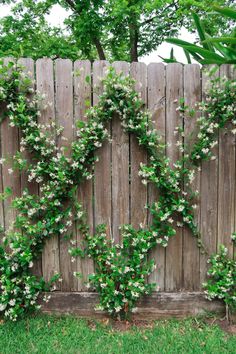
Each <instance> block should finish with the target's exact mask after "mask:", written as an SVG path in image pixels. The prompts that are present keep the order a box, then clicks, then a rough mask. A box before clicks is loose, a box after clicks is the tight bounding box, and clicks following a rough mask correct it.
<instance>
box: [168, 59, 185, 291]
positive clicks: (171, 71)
mask: <svg viewBox="0 0 236 354" xmlns="http://www.w3.org/2000/svg"><path fill="white" fill-rule="evenodd" d="M182 97H183V67H182V65H181V64H176V63H173V64H169V65H168V66H167V67H166V101H167V102H168V104H167V106H166V141H167V143H169V144H171V145H169V146H167V156H168V157H169V158H170V164H171V166H173V163H174V162H175V161H176V160H177V159H178V158H179V157H180V153H179V151H178V150H177V147H176V143H177V141H178V139H181V137H180V136H177V135H174V130H175V128H176V127H177V126H180V125H181V126H182V124H183V122H182V119H180V118H179V113H178V112H177V111H176V108H177V107H178V105H179V103H178V101H179V99H180V98H182ZM182 234H183V233H182V230H181V229H177V230H176V235H175V236H174V237H173V238H172V239H170V241H169V245H168V247H167V249H166V290H167V291H173V290H175V289H181V288H182V270H183V268H182Z"/></svg>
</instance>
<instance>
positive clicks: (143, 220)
mask: <svg viewBox="0 0 236 354" xmlns="http://www.w3.org/2000/svg"><path fill="white" fill-rule="evenodd" d="M130 74H131V77H132V78H133V79H134V80H135V90H136V91H137V92H139V94H140V96H141V98H142V100H143V101H144V103H145V104H147V66H146V65H145V64H144V63H132V64H131V67H130ZM141 162H143V163H146V162H147V154H146V151H144V149H143V148H141V147H140V146H139V144H138V142H137V139H136V137H135V136H133V135H131V137H130V164H131V177H130V178H131V194H130V208H131V210H130V214H131V215H130V217H131V224H132V225H133V226H134V227H138V226H139V225H140V224H144V225H146V224H147V211H146V209H145V205H146V203H147V187H146V186H144V185H143V184H142V181H141V178H140V177H139V176H138V172H139V169H140V163H141Z"/></svg>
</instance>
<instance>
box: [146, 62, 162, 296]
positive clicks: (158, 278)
mask: <svg viewBox="0 0 236 354" xmlns="http://www.w3.org/2000/svg"><path fill="white" fill-rule="evenodd" d="M147 86H148V109H149V111H150V112H151V113H152V121H153V125H154V128H155V129H157V130H158V134H159V135H161V137H162V138H163V142H164V143H165V129H166V120H165V108H166V101H165V94H166V93H165V65H164V64H162V63H152V64H149V65H148V68H147ZM158 195H159V194H158V191H157V189H156V187H155V186H153V185H149V186H148V204H150V205H151V204H152V203H154V202H156V201H157V200H158ZM148 224H149V225H151V224H152V215H151V214H150V213H149V215H148ZM150 259H154V260H155V264H156V265H157V268H156V270H155V271H154V272H153V273H152V274H151V275H150V276H149V279H148V281H149V283H156V289H159V290H164V289H165V249H164V248H163V247H160V246H157V247H156V248H155V249H154V250H152V251H151V252H150Z"/></svg>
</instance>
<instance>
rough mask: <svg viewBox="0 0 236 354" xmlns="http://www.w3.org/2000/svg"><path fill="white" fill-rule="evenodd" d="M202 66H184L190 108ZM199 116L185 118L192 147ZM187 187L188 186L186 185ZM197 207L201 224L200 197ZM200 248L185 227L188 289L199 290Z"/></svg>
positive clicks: (197, 98)
mask: <svg viewBox="0 0 236 354" xmlns="http://www.w3.org/2000/svg"><path fill="white" fill-rule="evenodd" d="M200 74H201V73H200V67H199V65H197V64H189V65H185V66H184V102H185V104H186V105H187V106H189V107H190V108H193V109H195V104H196V103H197V102H199V101H200V100H201V76H200ZM196 119H197V117H196V116H194V117H186V116H185V118H184V143H185V144H186V145H187V146H189V147H190V149H191V145H192V144H193V143H194V141H195V139H196V135H197V134H196V127H197V125H196ZM200 176H201V175H200V172H199V171H196V173H195V180H194V182H193V183H192V185H191V187H192V189H193V191H199V192H200ZM184 187H186V186H184ZM194 202H195V204H196V205H197V209H196V211H195V213H194V216H195V221H196V222H197V225H198V226H200V209H199V197H197V198H196V200H195V201H194ZM199 256H200V255H199V248H198V246H197V239H196V238H194V237H193V235H192V232H191V231H190V230H189V229H188V228H187V227H185V228H184V234H183V287H184V289H187V290H198V289H199V282H200V264H199Z"/></svg>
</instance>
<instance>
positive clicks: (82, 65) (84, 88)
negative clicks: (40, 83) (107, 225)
mask: <svg viewBox="0 0 236 354" xmlns="http://www.w3.org/2000/svg"><path fill="white" fill-rule="evenodd" d="M87 76H89V77H90V78H91V63H90V61H88V60H83V61H79V60H77V61H76V62H75V63H74V114H75V123H76V121H77V120H81V121H86V120H87V117H86V115H85V112H86V109H88V108H89V107H90V106H91V99H92V92H91V85H90V84H89V83H88V82H86V81H85V79H86V77H87ZM78 200H79V201H80V202H81V203H82V205H83V208H84V210H85V211H86V214H87V222H88V225H89V226H90V232H91V233H93V232H94V225H93V224H94V223H93V181H91V180H85V181H83V182H82V183H81V185H80V186H79V188H78ZM77 243H78V246H80V247H81V246H83V237H82V235H81V234H80V233H79V231H78V232H77ZM77 272H80V273H81V274H82V278H79V279H78V290H79V291H81V290H85V282H86V281H87V280H88V275H89V274H91V273H93V272H94V265H93V261H92V260H91V259H89V258H85V259H81V258H79V257H78V258H77Z"/></svg>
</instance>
